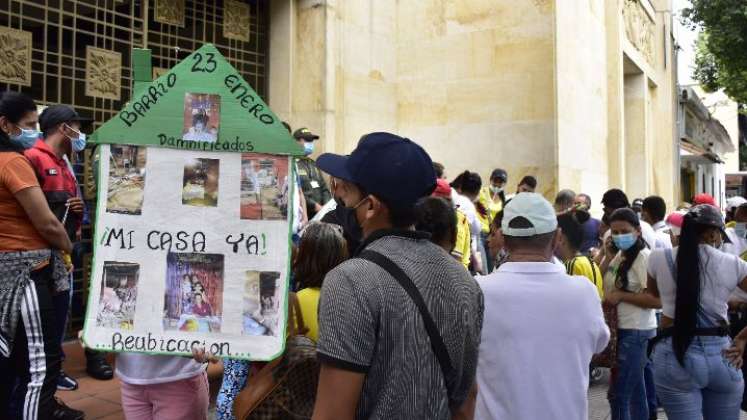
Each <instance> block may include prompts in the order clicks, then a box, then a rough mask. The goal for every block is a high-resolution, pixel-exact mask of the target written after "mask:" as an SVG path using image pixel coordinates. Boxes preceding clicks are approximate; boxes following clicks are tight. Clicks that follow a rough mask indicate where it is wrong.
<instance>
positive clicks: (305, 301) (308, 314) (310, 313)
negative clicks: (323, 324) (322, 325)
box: [296, 287, 321, 342]
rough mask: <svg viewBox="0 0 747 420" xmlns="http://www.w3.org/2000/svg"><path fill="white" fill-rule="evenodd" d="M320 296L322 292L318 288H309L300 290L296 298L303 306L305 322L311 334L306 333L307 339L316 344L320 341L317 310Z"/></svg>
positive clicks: (302, 313) (302, 311)
mask: <svg viewBox="0 0 747 420" xmlns="http://www.w3.org/2000/svg"><path fill="white" fill-rule="evenodd" d="M320 294H321V290H320V289H319V288H318V287H309V288H306V289H302V290H299V291H298V293H296V296H298V304H299V305H300V306H301V315H303V322H304V324H306V328H308V329H309V332H307V333H306V337H309V338H310V339H312V340H314V341H315V342H316V341H317V340H318V339H319V319H318V317H317V316H318V315H317V314H318V311H317V309H318V308H319V296H320Z"/></svg>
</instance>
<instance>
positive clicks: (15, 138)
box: [8, 128, 39, 150]
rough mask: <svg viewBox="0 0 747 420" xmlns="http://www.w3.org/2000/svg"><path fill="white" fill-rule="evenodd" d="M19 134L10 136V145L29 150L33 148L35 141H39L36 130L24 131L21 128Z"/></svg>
mask: <svg viewBox="0 0 747 420" xmlns="http://www.w3.org/2000/svg"><path fill="white" fill-rule="evenodd" d="M20 130H21V132H20V134H11V135H10V136H8V137H10V141H11V143H13V144H15V145H17V146H19V147H21V148H23V149H24V150H25V149H30V148H32V147H33V146H34V143H36V141H37V140H39V132H38V131H36V130H26V129H23V128H21V129H20Z"/></svg>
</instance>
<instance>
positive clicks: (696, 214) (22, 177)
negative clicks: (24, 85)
mask: <svg viewBox="0 0 747 420" xmlns="http://www.w3.org/2000/svg"><path fill="white" fill-rule="evenodd" d="M83 123H85V121H83V119H82V118H80V117H79V116H78V114H77V113H75V111H74V110H72V109H71V108H69V107H62V106H52V107H49V108H48V109H47V110H45V111H44V112H43V113H42V114H41V115H40V116H38V115H37V114H36V104H34V102H33V101H32V100H31V99H30V98H28V97H26V96H25V95H23V94H19V93H12V92H8V93H5V94H3V95H2V97H0V267H1V268H0V285H1V287H0V371H1V372H2V380H1V381H0V417H2V418H11V419H16V418H18V419H37V418H39V419H54V418H57V419H81V418H84V413H82V412H79V411H76V410H73V409H71V408H68V407H66V406H65V405H64V404H62V403H61V402H60V401H59V400H58V399H57V398H55V392H56V391H57V390H63V389H74V387H75V384H74V380H73V379H72V378H69V377H67V376H66V375H64V373H62V371H61V361H62V355H61V345H60V344H61V340H62V338H63V337H62V332H63V331H64V328H65V317H66V314H67V312H68V307H69V299H70V288H71V281H70V280H71V277H70V271H71V269H72V266H73V264H74V262H75V261H74V260H75V259H74V258H72V257H71V256H73V255H74V254H75V246H74V243H76V242H77V241H79V237H80V224H81V221H82V220H83V218H84V217H86V209H85V206H84V205H83V201H82V200H81V195H80V190H79V188H78V186H77V183H76V182H75V177H74V175H73V173H72V170H71V168H70V159H72V158H73V156H74V155H75V152H78V151H80V150H83V148H84V147H85V135H84V134H83V133H82V132H81V124H83ZM37 124H38V125H39V126H40V127H41V132H39V131H37V128H36V127H37ZM288 128H289V131H290V127H288ZM294 137H295V138H296V140H297V141H298V142H299V143H300V144H301V145H303V147H304V150H305V151H306V152H307V155H310V154H311V153H312V151H313V149H314V147H313V142H314V141H315V140H317V139H318V136H316V135H314V134H312V133H311V132H309V131H308V130H307V129H301V130H297V131H296V132H295V133H294ZM297 164H298V168H299V179H298V181H297V182H298V183H299V185H300V186H301V189H302V191H303V192H304V194H303V195H300V197H299V199H298V200H297V202H295V203H293V207H294V208H295V211H296V212H298V214H299V217H294V219H295V220H298V221H299V223H298V224H297V226H296V227H295V229H296V233H297V235H295V236H294V239H293V241H294V244H293V250H294V252H293V257H292V273H293V276H292V277H293V278H292V289H293V292H292V293H293V294H292V299H291V300H292V301H293V302H297V306H298V308H297V309H295V310H293V311H292V312H294V316H290V315H289V317H288V318H289V319H288V322H289V324H290V325H292V326H293V328H289V331H295V332H297V333H298V334H299V335H301V334H302V335H303V336H305V337H306V339H308V342H310V343H312V344H311V345H312V346H314V347H315V349H316V350H315V356H314V358H313V359H314V360H313V365H314V366H316V368H312V369H311V370H312V371H314V374H313V378H314V380H312V381H309V380H308V378H307V377H306V376H304V380H303V381H301V379H300V378H297V377H296V376H294V372H296V371H294V370H293V369H294V367H293V366H297V364H296V365H294V364H293V363H292V362H291V361H288V360H286V363H281V364H275V363H274V362H270V363H269V364H264V363H258V362H245V361H239V360H231V359H224V360H220V361H219V360H218V359H217V358H216V357H215V356H213V355H211V354H209V353H207V352H206V351H205V349H200V348H194V349H193V351H194V354H193V357H191V358H190V357H177V356H154V355H147V354H135V353H118V354H117V356H116V373H117V375H118V376H119V378H120V379H121V381H122V391H121V392H122V407H123V410H124V413H125V416H126V418H128V419H205V418H207V415H208V404H209V383H208V378H207V374H206V363H208V362H221V363H222V367H223V379H222V384H221V389H220V390H219V392H218V398H217V408H216V413H217V417H218V418H219V419H234V418H237V416H239V417H238V418H241V419H244V418H247V417H246V413H247V412H246V411H245V410H243V411H242V412H241V413H238V412H236V410H235V408H236V407H240V406H241V407H245V406H247V405H249V406H251V408H250V409H249V412H251V411H252V410H259V409H261V408H262V407H264V408H267V407H266V405H268V404H277V407H275V408H276V409H277V410H279V411H278V412H283V411H282V410H288V405H289V404H290V403H289V401H290V400H293V401H296V400H301V399H303V398H306V399H307V400H308V404H306V405H305V407H306V412H305V413H298V412H296V413H294V414H293V415H294V416H297V417H293V418H308V417H311V418H313V419H315V420H327V419H330V420H332V419H335V420H336V419H352V418H360V419H367V418H386V419H414V418H422V419H448V418H454V419H472V418H475V419H510V420H514V419H558V420H568V419H578V420H582V419H586V418H587V417H588V413H587V410H588V400H587V398H588V397H587V392H588V387H589V382H590V372H592V371H594V370H595V369H599V368H600V367H608V368H610V369H611V375H610V384H609V392H608V399H609V405H610V411H611V417H612V419H615V420H646V419H655V418H656V417H657V411H658V410H659V409H660V408H663V410H664V411H665V412H666V414H667V416H668V418H669V419H671V420H691V419H692V420H695V419H701V418H702V419H705V420H730V419H738V418H739V415H740V409H741V408H747V405H745V404H743V400H745V393H744V380H743V377H744V376H743V370H742V369H743V355H744V351H745V344H746V343H747V328H744V326H745V324H747V321H745V319H747V316H745V313H746V312H745V308H746V307H747V262H745V257H747V200H745V199H743V198H741V197H737V198H734V199H731V200H730V201H729V203H728V205H727V208H726V209H725V210H726V212H725V213H723V212H722V211H721V210H720V209H719V208H718V207H717V206H716V203H715V200H714V199H713V197H710V196H708V195H704V194H701V195H698V196H696V197H694V199H693V203H692V204H686V203H683V205H681V206H680V207H679V208H678V209H677V210H676V211H673V212H669V213H668V211H667V206H666V202H665V200H663V199H662V198H661V197H657V196H650V197H646V198H643V199H634V200H633V201H632V202H631V201H630V199H629V197H628V196H627V195H626V193H625V192H624V191H622V190H620V189H610V190H609V191H607V192H606V193H604V195H603V196H602V197H601V200H600V201H601V204H602V206H603V208H602V211H601V212H600V214H603V217H601V219H597V218H595V217H593V212H592V205H593V203H594V202H595V201H594V198H593V197H591V196H590V195H589V194H584V193H579V194H577V193H576V192H574V191H572V190H569V189H561V190H560V191H559V192H558V193H557V195H556V197H555V199H554V201H553V202H552V203H551V202H549V201H548V200H546V199H545V198H544V197H543V196H542V195H541V194H538V193H536V192H535V191H536V190H537V189H538V186H539V182H538V179H537V178H535V177H533V176H525V177H523V178H522V179H521V180H519V182H518V183H517V184H515V185H516V188H515V189H513V188H510V187H508V185H509V179H510V178H509V174H508V172H507V171H505V170H503V169H500V168H498V169H495V170H493V171H492V173H491V174H490V176H489V177H488V182H486V183H483V181H482V177H481V176H480V174H478V173H476V172H472V171H464V172H461V173H459V174H457V175H456V176H455V177H453V179H451V180H450V181H449V180H447V175H446V168H445V167H444V166H443V165H441V164H439V163H435V162H432V160H431V158H430V156H429V154H428V153H427V152H426V151H425V150H424V149H423V148H422V147H421V146H419V145H418V144H416V143H415V142H413V141H411V140H409V139H406V138H402V137H399V136H397V135H394V134H390V133H382V132H379V133H371V134H368V135H365V136H363V137H362V138H361V139H360V141H359V143H358V145H357V147H356V148H355V149H354V150H353V151H352V152H351V153H350V154H349V155H345V156H343V155H335V154H329V153H327V154H322V155H321V156H320V157H319V158H318V159H317V160H316V161H313V160H311V159H310V158H308V157H306V158H302V159H300V160H299V161H298V162H297ZM301 169H302V170H301ZM322 172H323V173H324V174H326V177H328V179H329V184H327V182H326V179H325V176H322V175H321V173H322ZM327 185H329V187H328V186H327ZM544 189H545V190H548V189H550V188H549V187H548V188H544ZM183 281H184V282H185V283H189V285H190V287H189V290H190V291H192V292H193V293H192V294H191V295H185V296H183V301H182V304H183V305H188V306H190V307H192V308H193V311H197V312H199V313H206V314H209V313H210V309H209V307H206V306H205V303H204V302H203V301H204V299H203V298H204V296H203V294H202V292H200V291H199V290H198V289H199V288H200V286H201V284H199V281H197V282H195V279H194V278H192V277H190V276H188V275H185V276H184V278H183ZM294 305H295V304H294ZM289 306H293V305H289ZM292 338H294V337H289V343H290V342H291V339H292ZM247 339H250V338H247ZM294 343H295V341H294ZM292 350H293V346H290V345H289V347H288V350H287V351H292ZM91 357H92V359H93V360H99V361H98V362H96V361H94V362H91V363H93V365H92V366H94V367H97V368H99V370H101V369H104V368H106V367H108V365H103V364H102V363H105V361H104V362H101V360H103V359H102V357H101V355H100V354H99V355H96V354H95V353H92V355H91ZM293 357H296V358H297V357H298V355H297V354H294V356H293ZM290 359H293V358H291V357H289V360H290ZM293 360H297V359H293ZM268 367H269V368H271V370H272V372H274V373H273V375H274V378H275V379H274V380H275V381H277V382H278V383H279V382H281V381H282V383H281V384H280V385H278V383H275V386H274V387H270V388H269V390H265V391H266V392H264V391H263V392H259V391H257V392H247V391H254V390H257V389H259V388H261V387H262V386H263V385H265V384H264V383H262V384H260V383H257V382H254V381H259V380H260V379H262V378H263V377H264V376H263V373H264V371H265V369H267V368H268ZM307 368H308V365H307ZM109 369H110V370H111V367H109ZM95 370H96V369H94V371H95ZM278 372H283V374H282V375H280V374H279V373H278ZM273 375H271V376H273ZM70 381H72V382H73V383H72V384H69V382H70ZM294 381H297V382H298V383H295V384H294V386H293V387H290V386H287V387H286V386H284V385H283V384H288V383H292V382H294ZM281 389H282V390H283V392H285V394H283V395H282V396H280V397H278V398H275V399H273V398H270V399H268V396H269V395H272V393H273V392H276V391H277V392H279V391H278V390H281ZM290 389H293V390H294V391H292V392H291V391H288V390H290ZM289 393H290V394H289ZM259 394H261V395H262V397H261V398H259V397H257V395H259ZM291 394H292V395H291ZM278 401H284V402H285V403H280V402H278ZM263 404H264V405H263ZM302 405H303V404H302ZM286 414H288V416H285V414H283V415H278V416H280V417H277V418H290V417H289V416H290V414H289V413H286Z"/></svg>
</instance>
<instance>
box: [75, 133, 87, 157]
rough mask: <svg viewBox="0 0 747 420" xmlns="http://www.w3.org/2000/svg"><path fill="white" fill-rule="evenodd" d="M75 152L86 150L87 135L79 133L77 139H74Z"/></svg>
mask: <svg viewBox="0 0 747 420" xmlns="http://www.w3.org/2000/svg"><path fill="white" fill-rule="evenodd" d="M72 142H73V152H76V153H77V152H80V151H82V150H83V149H85V148H86V135H85V133H78V138H77V139H72Z"/></svg>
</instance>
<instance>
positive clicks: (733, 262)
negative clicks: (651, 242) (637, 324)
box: [648, 244, 747, 322]
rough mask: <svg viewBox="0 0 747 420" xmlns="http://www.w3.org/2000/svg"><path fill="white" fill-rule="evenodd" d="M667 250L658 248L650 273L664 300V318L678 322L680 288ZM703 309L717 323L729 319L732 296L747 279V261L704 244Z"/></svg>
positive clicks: (702, 262) (702, 257) (675, 250)
mask: <svg viewBox="0 0 747 420" xmlns="http://www.w3.org/2000/svg"><path fill="white" fill-rule="evenodd" d="M677 251H678V248H674V249H673V250H672V260H673V261H675V262H676V261H677ZM665 252H666V250H663V249H657V250H656V251H654V252H653V253H651V256H650V257H649V260H648V274H649V275H650V276H651V277H652V278H654V279H656V286H657V288H658V289H659V296H660V297H661V307H662V309H663V312H664V315H665V316H667V317H669V318H672V319H674V306H675V305H674V304H675V298H676V296H677V285H676V284H675V282H674V279H673V278H672V271H671V269H670V266H669V262H668V261H667V257H666V254H665ZM700 262H701V268H702V271H701V278H700V306H701V308H702V309H703V311H704V313H705V315H706V316H708V318H709V319H710V320H711V321H713V322H718V321H720V320H724V321H726V320H728V319H729V318H728V316H727V313H728V304H727V302H728V299H729V295H730V294H731V293H732V292H733V291H734V290H735V289H736V288H737V285H738V284H739V283H740V282H741V281H742V280H743V279H744V278H745V277H747V262H744V261H743V260H742V259H741V258H739V257H737V256H735V255H731V254H727V253H725V252H723V251H719V250H718V249H716V248H714V247H712V246H710V245H702V244H701V245H700Z"/></svg>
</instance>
